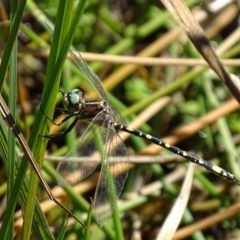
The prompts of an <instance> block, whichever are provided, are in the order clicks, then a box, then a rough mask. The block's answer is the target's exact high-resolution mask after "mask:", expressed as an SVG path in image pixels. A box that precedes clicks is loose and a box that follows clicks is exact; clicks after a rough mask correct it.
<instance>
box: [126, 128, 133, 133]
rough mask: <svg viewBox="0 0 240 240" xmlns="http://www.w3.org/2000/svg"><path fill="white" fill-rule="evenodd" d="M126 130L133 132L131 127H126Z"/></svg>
mask: <svg viewBox="0 0 240 240" xmlns="http://www.w3.org/2000/svg"><path fill="white" fill-rule="evenodd" d="M126 129H127V130H128V131H130V132H133V131H134V130H133V128H131V127H127V128H126Z"/></svg>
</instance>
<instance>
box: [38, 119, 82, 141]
mask: <svg viewBox="0 0 240 240" xmlns="http://www.w3.org/2000/svg"><path fill="white" fill-rule="evenodd" d="M68 117H69V116H68ZM71 117H72V116H71ZM66 118H67V117H66ZM66 118H65V119H66ZM68 119H69V118H68ZM77 121H78V118H76V119H75V120H74V121H73V122H72V123H71V125H70V126H69V127H68V128H67V129H66V130H65V131H63V132H59V133H54V134H50V135H40V136H41V137H45V138H59V137H65V136H66V135H67V134H68V133H69V132H70V131H71V130H72V129H73V128H74V126H75V125H76V122H77Z"/></svg>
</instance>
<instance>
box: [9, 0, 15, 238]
mask: <svg viewBox="0 0 240 240" xmlns="http://www.w3.org/2000/svg"><path fill="white" fill-rule="evenodd" d="M16 9H17V3H16V2H14V1H11V4H10V24H11V27H12V24H13V19H14V16H15V14H16ZM15 40H16V39H15ZM16 95H17V42H16V41H15V42H14V44H13V49H12V54H11V58H10V66H9V96H10V98H9V109H10V111H11V113H12V115H13V117H14V119H15V115H16ZM8 140H9V145H8V160H9V162H8V168H7V172H8V175H7V199H8V201H9V200H10V198H11V194H12V191H13V185H14V180H15V179H14V178H15V175H14V173H15V163H14V160H15V158H16V155H15V136H14V134H13V132H12V131H9V132H8ZM7 207H8V206H7ZM8 224H9V228H8V229H9V230H8V238H9V239H13V236H14V216H13V215H11V219H10V220H9V223H8Z"/></svg>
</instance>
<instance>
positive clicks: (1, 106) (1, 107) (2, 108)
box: [0, 95, 86, 228]
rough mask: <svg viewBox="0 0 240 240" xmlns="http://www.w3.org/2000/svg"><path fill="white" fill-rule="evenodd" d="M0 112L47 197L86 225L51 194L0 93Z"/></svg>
mask: <svg viewBox="0 0 240 240" xmlns="http://www.w3.org/2000/svg"><path fill="white" fill-rule="evenodd" d="M0 113H1V116H2V118H3V119H4V121H5V122H6V123H7V125H8V126H9V128H10V129H11V131H12V132H13V134H14V136H15V137H16V139H17V140H18V142H19V144H20V145H21V147H22V150H23V152H24V154H25V156H26V157H27V159H28V160H29V162H30V164H31V165H32V168H33V169H34V171H35V172H36V174H37V176H38V178H39V180H40V181H41V183H42V185H43V187H44V189H45V190H46V192H47V194H48V197H49V199H50V200H52V201H53V202H55V203H56V204H57V205H58V206H59V207H61V208H62V209H63V210H64V211H65V212H67V213H68V214H69V215H71V216H72V217H73V218H74V219H75V220H77V221H78V222H79V223H80V224H81V225H82V226H84V227H85V228H86V226H85V225H84V224H83V223H82V222H81V221H80V220H79V219H78V218H77V217H76V216H75V215H74V214H73V213H72V212H71V211H69V210H68V209H67V208H66V207H65V206H64V205H62V204H61V203H60V202H59V201H58V200H57V199H56V198H55V197H54V195H53V194H52V192H51V188H50V187H49V185H48V183H47V182H46V180H45V179H44V177H43V175H42V173H41V170H40V169H39V167H38V165H37V162H36V160H35V158H34V156H33V154H32V152H31V150H30V148H29V146H28V144H27V143H26V141H25V138H24V137H23V135H22V133H21V131H20V129H19V127H18V125H17V123H16V122H15V120H14V118H13V116H12V114H11V112H10V111H9V109H8V107H7V105H6V103H5V101H4V99H3V98H2V96H1V95H0Z"/></svg>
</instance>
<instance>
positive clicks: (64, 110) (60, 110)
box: [40, 106, 75, 126]
mask: <svg viewBox="0 0 240 240" xmlns="http://www.w3.org/2000/svg"><path fill="white" fill-rule="evenodd" d="M40 109H41V111H42V113H43V114H44V115H45V117H46V118H47V119H48V120H49V121H50V122H51V123H53V124H54V125H56V126H61V125H62V124H63V123H65V122H66V121H67V120H68V119H70V118H71V117H73V116H75V114H71V115H69V116H67V117H65V118H64V119H63V120H62V121H61V122H59V123H56V122H54V121H53V120H52V119H51V118H50V117H49V116H48V115H47V114H46V113H45V112H44V111H43V109H42V107H41V106H40ZM56 110H57V111H59V112H61V113H66V114H69V113H70V112H69V111H68V110H66V109H62V108H56Z"/></svg>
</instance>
